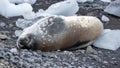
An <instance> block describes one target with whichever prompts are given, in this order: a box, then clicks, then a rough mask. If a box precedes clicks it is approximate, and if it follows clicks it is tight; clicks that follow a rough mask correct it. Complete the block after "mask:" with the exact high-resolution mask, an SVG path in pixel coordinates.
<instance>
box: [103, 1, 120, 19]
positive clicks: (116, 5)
mask: <svg viewBox="0 0 120 68" xmlns="http://www.w3.org/2000/svg"><path fill="white" fill-rule="evenodd" d="M104 11H105V12H107V13H109V14H112V15H115V16H118V17H120V0H116V1H113V2H112V3H110V5H108V6H107V7H106V8H105V9H104Z"/></svg>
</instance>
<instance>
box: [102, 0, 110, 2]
mask: <svg viewBox="0 0 120 68" xmlns="http://www.w3.org/2000/svg"><path fill="white" fill-rule="evenodd" d="M101 1H103V2H111V0H101Z"/></svg>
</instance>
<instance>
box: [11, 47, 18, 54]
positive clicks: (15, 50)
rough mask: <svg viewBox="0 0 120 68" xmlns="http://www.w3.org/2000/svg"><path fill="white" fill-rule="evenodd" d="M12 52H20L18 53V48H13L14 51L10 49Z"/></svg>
mask: <svg viewBox="0 0 120 68" xmlns="http://www.w3.org/2000/svg"><path fill="white" fill-rule="evenodd" d="M10 52H12V53H16V52H18V51H17V49H16V48H12V49H10Z"/></svg>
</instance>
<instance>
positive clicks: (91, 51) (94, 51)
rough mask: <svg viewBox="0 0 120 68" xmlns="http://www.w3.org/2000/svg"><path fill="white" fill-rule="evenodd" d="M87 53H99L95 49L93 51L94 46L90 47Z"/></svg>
mask: <svg viewBox="0 0 120 68" xmlns="http://www.w3.org/2000/svg"><path fill="white" fill-rule="evenodd" d="M86 53H93V54H97V51H96V50H95V49H93V48H92V46H88V47H87V49H86Z"/></svg>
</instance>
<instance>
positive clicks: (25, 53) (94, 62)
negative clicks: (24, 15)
mask: <svg viewBox="0 0 120 68" xmlns="http://www.w3.org/2000/svg"><path fill="white" fill-rule="evenodd" d="M58 1H61V0H38V1H37V2H36V4H34V5H33V6H34V10H35V11H37V10H38V9H40V8H42V9H46V8H47V7H48V6H49V5H51V4H53V3H56V2H58ZM108 4H109V3H104V2H101V1H99V0H96V1H94V2H92V3H89V2H87V3H79V6H80V10H79V11H78V13H77V14H78V15H90V16H97V17H98V18H100V19H101V16H102V15H106V16H107V17H108V18H109V19H110V21H109V22H108V23H105V24H104V26H105V28H109V29H120V18H118V17H115V16H112V15H109V14H107V13H105V12H104V11H103V9H104V8H105V7H106V6H107V5H108ZM18 18H21V17H13V18H9V19H7V18H4V17H2V16H0V68H49V67H50V68H119V67H120V52H119V51H120V49H118V50H117V51H110V50H105V49H100V48H95V47H94V49H95V50H96V52H94V53H88V52H86V51H85V50H84V49H81V50H75V51H53V52H41V51H39V50H38V51H31V50H18V51H16V40H17V37H16V36H15V34H14V32H15V30H17V29H20V28H18V27H16V25H15V22H16V20H17V19H18Z"/></svg>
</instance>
